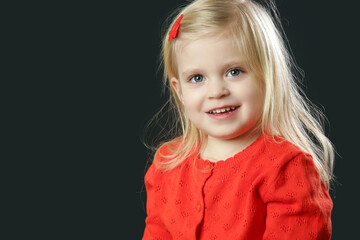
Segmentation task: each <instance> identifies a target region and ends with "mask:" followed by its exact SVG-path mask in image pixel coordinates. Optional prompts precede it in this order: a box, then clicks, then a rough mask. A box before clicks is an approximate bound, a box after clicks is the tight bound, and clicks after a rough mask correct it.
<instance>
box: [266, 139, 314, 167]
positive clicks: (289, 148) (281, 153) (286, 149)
mask: <svg viewBox="0 0 360 240" xmlns="http://www.w3.org/2000/svg"><path fill="white" fill-rule="evenodd" d="M264 142H265V144H264V150H263V155H264V157H265V158H267V159H268V160H269V164H271V163H272V164H274V165H279V164H280V165H283V164H286V163H288V162H290V161H292V160H293V159H296V158H299V157H300V158H305V159H310V160H311V161H312V156H311V155H310V154H308V153H306V152H304V151H303V150H301V149H300V148H299V147H298V146H296V145H295V144H293V143H291V142H290V141H288V140H286V139H283V138H280V137H270V136H266V137H265V138H264Z"/></svg>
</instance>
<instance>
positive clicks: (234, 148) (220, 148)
mask: <svg viewBox="0 0 360 240" xmlns="http://www.w3.org/2000/svg"><path fill="white" fill-rule="evenodd" d="M260 135H261V132H255V133H251V132H250V133H246V134H244V135H241V136H239V137H237V138H232V139H220V138H214V137H211V136H208V137H207V138H206V143H205V147H204V149H203V150H202V151H201V153H200V157H201V158H202V159H204V160H209V161H211V162H217V161H220V160H226V159H228V158H230V157H232V156H234V155H235V154H237V153H238V152H241V151H242V150H244V149H245V148H247V147H248V146H249V145H250V144H252V143H253V142H254V141H255V140H256V139H257V138H258V137H259V136H260Z"/></svg>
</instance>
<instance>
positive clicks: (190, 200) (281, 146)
mask: <svg viewBox="0 0 360 240" xmlns="http://www.w3.org/2000/svg"><path fill="white" fill-rule="evenodd" d="M278 140H279V139H278ZM161 152H162V153H163V154H167V153H168V152H169V150H168V149H167V148H166V147H163V148H162V149H161ZM197 155H198V153H194V154H193V155H192V156H190V157H189V158H187V159H186V160H185V161H184V162H182V163H181V164H180V165H179V166H177V167H176V168H175V169H173V170H171V171H168V172H161V171H159V170H158V169H157V168H156V167H155V165H154V164H152V165H151V167H150V168H149V170H148V172H147V174H146V176H145V185H146V190H147V215H148V216H147V218H146V227H145V232H144V236H143V239H146V240H147V239H158V240H160V239H204V240H214V239H218V240H223V239H230V240H236V239H250V240H256V239H291V240H306V239H330V236H331V218H330V214H331V209H332V201H331V198H330V196H329V194H328V191H327V189H326V187H325V186H324V184H323V182H322V181H321V179H320V176H319V173H318V171H317V169H316V167H315V165H314V163H313V160H312V157H311V156H310V155H308V154H305V153H304V152H302V151H300V150H299V148H297V147H296V146H294V145H293V144H291V143H289V142H287V141H283V142H281V143H275V142H274V141H272V140H270V139H268V138H267V137H265V135H261V136H260V137H259V138H258V139H257V140H256V141H255V142H254V143H252V144H251V145H250V146H248V147H247V148H246V149H245V150H243V151H242V152H239V153H238V154H236V155H235V156H233V157H231V158H229V159H227V160H226V161H219V162H217V163H215V164H214V163H211V162H209V161H207V160H206V161H204V160H202V159H200V158H198V157H196V156H197ZM199 169H203V171H201V170H199Z"/></svg>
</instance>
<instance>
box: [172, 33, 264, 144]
mask: <svg viewBox="0 0 360 240" xmlns="http://www.w3.org/2000/svg"><path fill="white" fill-rule="evenodd" d="M177 41H178V44H179V48H178V49H177V52H176V56H177V63H178V73H179V78H178V79H177V78H172V79H171V85H172V86H173V87H174V89H175V91H176V93H177V95H178V97H179V99H180V100H181V102H182V104H183V105H184V109H185V112H186V115H187V116H188V117H189V119H190V121H191V122H192V123H193V124H194V125H195V126H196V127H197V128H198V129H200V130H201V131H202V132H203V133H205V134H206V135H208V136H209V137H213V138H219V139H235V138H240V137H244V136H246V133H249V131H250V130H252V129H253V128H254V127H255V126H256V124H257V122H258V120H259V119H260V117H261V113H262V107H263V100H264V96H263V93H262V91H261V90H260V87H259V85H258V83H259V81H258V79H256V77H255V75H254V73H252V72H250V71H249V69H247V68H246V62H244V58H243V57H242V56H241V54H239V51H238V49H237V48H236V47H234V46H233V41H232V39H231V38H229V37H222V38H216V37H205V38H201V39H198V40H195V41H194V40H182V39H178V40H177Z"/></svg>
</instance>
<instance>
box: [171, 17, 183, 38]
mask: <svg viewBox="0 0 360 240" xmlns="http://www.w3.org/2000/svg"><path fill="white" fill-rule="evenodd" d="M183 17H184V15H183V14H181V15H180V16H179V17H178V19H176V21H175V23H174V25H173V26H172V28H171V30H170V32H169V42H170V41H171V39H173V38H176V36H177V35H178V32H179V28H180V21H181V19H182V18H183Z"/></svg>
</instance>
